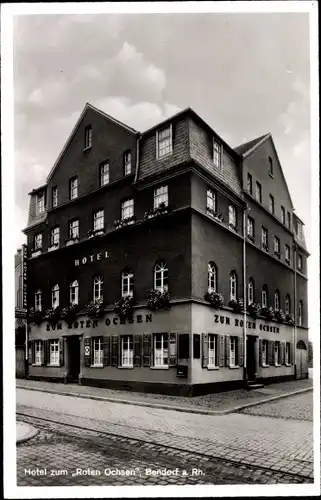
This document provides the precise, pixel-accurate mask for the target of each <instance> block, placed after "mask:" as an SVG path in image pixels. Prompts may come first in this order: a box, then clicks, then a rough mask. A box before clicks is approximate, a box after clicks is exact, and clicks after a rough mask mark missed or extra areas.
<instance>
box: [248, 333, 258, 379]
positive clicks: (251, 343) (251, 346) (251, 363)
mask: <svg viewBox="0 0 321 500" xmlns="http://www.w3.org/2000/svg"><path fill="white" fill-rule="evenodd" d="M255 342H256V337H253V336H252V335H248V336H247V340H246V367H247V379H248V381H249V382H254V381H255V373H256V356H255Z"/></svg>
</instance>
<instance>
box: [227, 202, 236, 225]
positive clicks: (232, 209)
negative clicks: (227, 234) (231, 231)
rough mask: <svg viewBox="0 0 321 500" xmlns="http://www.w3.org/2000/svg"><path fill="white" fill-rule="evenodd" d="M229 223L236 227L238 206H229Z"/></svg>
mask: <svg viewBox="0 0 321 500" xmlns="http://www.w3.org/2000/svg"><path fill="white" fill-rule="evenodd" d="M228 223H229V225H230V227H232V228H236V208H235V206H234V205H229V207H228Z"/></svg>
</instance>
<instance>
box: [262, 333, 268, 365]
mask: <svg viewBox="0 0 321 500" xmlns="http://www.w3.org/2000/svg"><path fill="white" fill-rule="evenodd" d="M262 365H263V366H267V365H268V341H267V340H265V339H263V340H262Z"/></svg>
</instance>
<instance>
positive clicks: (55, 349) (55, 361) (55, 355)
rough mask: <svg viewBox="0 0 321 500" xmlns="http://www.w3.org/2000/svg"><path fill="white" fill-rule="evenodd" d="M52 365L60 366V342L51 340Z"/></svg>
mask: <svg viewBox="0 0 321 500" xmlns="http://www.w3.org/2000/svg"><path fill="white" fill-rule="evenodd" d="M50 364H51V365H56V366H59V340H50Z"/></svg>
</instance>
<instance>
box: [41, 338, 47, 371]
mask: <svg viewBox="0 0 321 500" xmlns="http://www.w3.org/2000/svg"><path fill="white" fill-rule="evenodd" d="M40 342H41V364H42V365H44V364H45V342H46V341H45V340H41V341H40Z"/></svg>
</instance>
